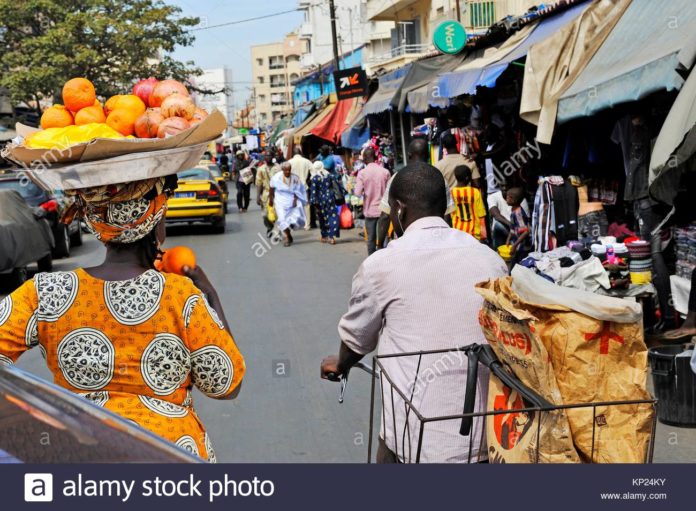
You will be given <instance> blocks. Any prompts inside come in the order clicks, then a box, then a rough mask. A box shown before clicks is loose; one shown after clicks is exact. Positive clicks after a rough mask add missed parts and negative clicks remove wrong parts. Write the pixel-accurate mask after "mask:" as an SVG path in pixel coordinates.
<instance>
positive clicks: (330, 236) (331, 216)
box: [309, 161, 339, 245]
mask: <svg viewBox="0 0 696 511" xmlns="http://www.w3.org/2000/svg"><path fill="white" fill-rule="evenodd" d="M335 179H336V178H335V177H334V176H333V175H332V174H330V173H329V172H328V171H327V170H326V169H324V164H323V163H322V162H320V161H317V162H314V164H313V165H312V170H311V177H310V178H309V202H310V203H311V204H312V205H314V206H316V210H317V217H318V218H319V228H320V230H321V242H322V243H327V242H328V243H330V244H331V245H335V244H336V238H337V237H338V235H339V224H338V213H337V212H336V197H335V196H334V191H333V183H334V180H335Z"/></svg>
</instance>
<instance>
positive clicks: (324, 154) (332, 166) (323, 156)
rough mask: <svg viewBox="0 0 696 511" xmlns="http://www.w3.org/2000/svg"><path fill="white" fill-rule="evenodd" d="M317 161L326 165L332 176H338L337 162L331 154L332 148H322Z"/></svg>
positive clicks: (325, 146) (326, 146) (324, 146)
mask: <svg viewBox="0 0 696 511" xmlns="http://www.w3.org/2000/svg"><path fill="white" fill-rule="evenodd" d="M317 161H320V162H322V163H323V164H324V168H325V169H326V170H327V171H328V172H329V173H331V174H334V175H335V174H336V160H335V159H334V155H333V154H331V147H329V146H328V145H323V146H321V149H320V150H319V155H318V156H317Z"/></svg>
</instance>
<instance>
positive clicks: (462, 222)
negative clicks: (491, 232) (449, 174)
mask: <svg viewBox="0 0 696 511" xmlns="http://www.w3.org/2000/svg"><path fill="white" fill-rule="evenodd" d="M454 176H455V177H456V178H457V186H455V187H454V188H452V192H451V193H452V199H453V200H454V211H453V212H452V227H454V228H455V229H459V230H460V231H464V232H465V233H467V234H471V235H472V236H473V237H474V238H476V239H477V240H479V241H481V240H485V239H486V207H485V206H484V205H483V199H482V198H481V191H480V190H479V189H478V188H475V187H473V186H471V169H470V168H469V167H468V166H467V165H459V166H458V167H456V168H455V169H454Z"/></svg>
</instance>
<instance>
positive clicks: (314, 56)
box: [298, 0, 393, 72]
mask: <svg viewBox="0 0 696 511" xmlns="http://www.w3.org/2000/svg"><path fill="white" fill-rule="evenodd" d="M334 4H335V6H336V36H337V40H338V53H339V55H344V54H346V53H349V52H351V51H353V50H356V49H357V48H362V50H363V54H364V56H365V57H366V58H371V57H372V56H373V55H376V54H380V53H382V52H384V51H385V50H388V49H389V46H390V44H391V39H390V38H391V28H392V26H393V23H391V22H390V21H370V20H368V19H367V2H366V0H335V2H334ZM298 9H299V10H301V11H303V12H304V21H303V23H302V25H301V26H300V28H299V30H298V33H299V35H300V37H301V38H302V39H303V40H305V41H306V44H307V45H306V53H305V54H304V55H303V56H302V67H303V69H304V71H305V72H310V71H311V70H313V69H316V68H318V67H319V66H321V65H324V64H326V63H327V62H329V61H331V60H332V59H333V41H332V38H331V16H330V13H329V2H328V1H326V0H298Z"/></svg>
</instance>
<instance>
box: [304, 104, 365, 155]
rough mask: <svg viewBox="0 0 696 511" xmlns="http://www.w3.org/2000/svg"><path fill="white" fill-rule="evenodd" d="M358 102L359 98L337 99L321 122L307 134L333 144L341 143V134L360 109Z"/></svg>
mask: <svg viewBox="0 0 696 511" xmlns="http://www.w3.org/2000/svg"><path fill="white" fill-rule="evenodd" d="M360 104H361V101H360V99H359V98H353V99H346V100H343V101H339V102H338V103H337V104H336V106H335V108H334V109H333V110H332V111H331V112H329V114H328V115H326V116H325V117H324V118H323V119H322V120H321V122H319V123H318V124H317V125H316V126H314V128H312V129H311V130H309V134H310V135H314V136H315V137H319V138H321V139H323V140H327V141H329V142H331V143H332V144H334V145H341V135H342V134H343V132H344V131H345V130H346V129H347V128H348V126H350V124H351V123H352V122H353V119H355V116H356V115H357V113H358V112H359V111H360Z"/></svg>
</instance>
